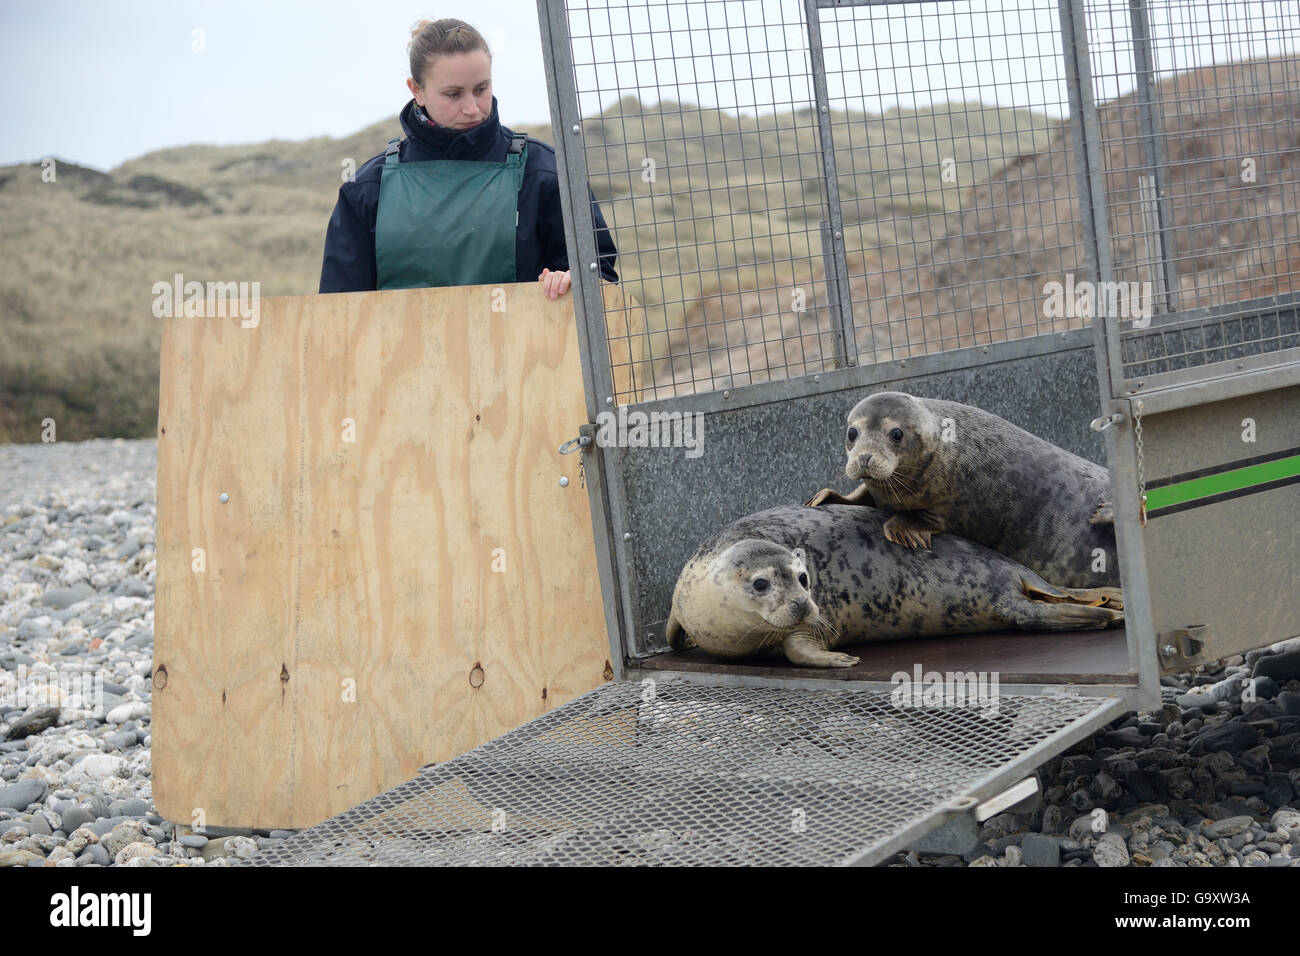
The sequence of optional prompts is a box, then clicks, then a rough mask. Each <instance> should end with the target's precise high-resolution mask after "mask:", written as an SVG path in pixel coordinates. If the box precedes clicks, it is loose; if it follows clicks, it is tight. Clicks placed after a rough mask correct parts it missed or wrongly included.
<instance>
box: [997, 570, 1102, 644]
mask: <svg viewBox="0 0 1300 956" xmlns="http://www.w3.org/2000/svg"><path fill="white" fill-rule="evenodd" d="M1020 588H1021V590H1022V591H1023V592H1024V595H1025V597H1026V598H1027V599H1028V600H1027V601H1025V602H1024V603H1020V602H1016V604H1015V606H1014V607H1013V608H1012V609H1011V618H1012V620H1013V621H1015V623H1016V626H1017V627H1022V628H1024V629H1025V630H1044V631H1078V630H1083V629H1085V628H1100V627H1110V626H1112V625H1114V624H1122V623H1123V622H1124V602H1123V599H1122V598H1121V597H1120V592H1119V589H1118V588H1058V587H1053V586H1052V585H1050V584H1048V583H1047V582H1046V581H1044V582H1042V585H1039V584H1034V583H1031V582H1030V581H1027V580H1025V579H1023V578H1022V579H1021V581H1020Z"/></svg>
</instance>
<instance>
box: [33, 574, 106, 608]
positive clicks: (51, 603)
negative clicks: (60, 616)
mask: <svg viewBox="0 0 1300 956" xmlns="http://www.w3.org/2000/svg"><path fill="white" fill-rule="evenodd" d="M94 593H95V589H94V588H92V587H91V586H90V585H89V584H87V583H86V582H85V581H78V582H77V583H76V584H74V585H73V586H72V587H70V588H50V589H49V590H47V591H46V592H45V593H44V594H43V595H41V602H42V603H43V604H45V605H46V606H47V607H53V608H59V609H62V608H65V607H70V606H71V605H73V604H76V603H77V602H78V601H84V600H85V599H86V598H88V597H91V596H92V595H94Z"/></svg>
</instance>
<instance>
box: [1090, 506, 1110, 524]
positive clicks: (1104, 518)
mask: <svg viewBox="0 0 1300 956" xmlns="http://www.w3.org/2000/svg"><path fill="white" fill-rule="evenodd" d="M1114 523H1115V508H1114V506H1113V505H1111V503H1110V502H1109V501H1103V502H1102V503H1101V504H1099V505H1098V506H1097V510H1096V511H1094V512H1093V513H1092V517H1091V518H1089V519H1088V524H1114Z"/></svg>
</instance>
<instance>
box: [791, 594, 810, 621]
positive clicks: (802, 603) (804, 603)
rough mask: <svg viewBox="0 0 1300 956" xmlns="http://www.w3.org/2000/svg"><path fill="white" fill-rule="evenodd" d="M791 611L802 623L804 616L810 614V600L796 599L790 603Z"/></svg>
mask: <svg viewBox="0 0 1300 956" xmlns="http://www.w3.org/2000/svg"><path fill="white" fill-rule="evenodd" d="M790 611H791V613H793V614H794V615H795V617H796V618H798V619H799V620H801V621H802V620H803V619H804V616H805V615H807V613H808V599H807V598H802V597H800V598H795V599H794V600H793V601H791V602H790Z"/></svg>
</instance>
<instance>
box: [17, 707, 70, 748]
mask: <svg viewBox="0 0 1300 956" xmlns="http://www.w3.org/2000/svg"><path fill="white" fill-rule="evenodd" d="M58 722H59V708H57V707H40V708H38V709H36V710H34V711H32V712H31V713H30V714H26V715H24V716H22V717H19V718H18V719H17V720H16V721H14V724H13V726H12V727H10V728H9V733H8V734H7V736H8V737H9V739H10V740H16V739H17V738H19V737H27V736H30V735H33V734H41V733H44V732H45V731H46V730H48V729H49V728H51V727H53V726H54V725H55V724H57V723H58Z"/></svg>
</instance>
